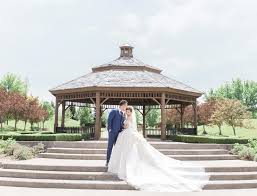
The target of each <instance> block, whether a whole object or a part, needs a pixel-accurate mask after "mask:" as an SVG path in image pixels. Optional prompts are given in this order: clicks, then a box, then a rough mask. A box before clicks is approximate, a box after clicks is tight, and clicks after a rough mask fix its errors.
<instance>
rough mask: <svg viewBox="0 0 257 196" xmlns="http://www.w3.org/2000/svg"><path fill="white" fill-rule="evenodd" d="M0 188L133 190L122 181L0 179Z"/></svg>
mask: <svg viewBox="0 0 257 196" xmlns="http://www.w3.org/2000/svg"><path fill="white" fill-rule="evenodd" d="M0 186H14V187H31V188H64V189H105V190H134V188H133V187H131V186H129V185H128V184H127V183H126V182H124V181H96V180H88V181H87V180H55V179H30V178H10V177H0Z"/></svg>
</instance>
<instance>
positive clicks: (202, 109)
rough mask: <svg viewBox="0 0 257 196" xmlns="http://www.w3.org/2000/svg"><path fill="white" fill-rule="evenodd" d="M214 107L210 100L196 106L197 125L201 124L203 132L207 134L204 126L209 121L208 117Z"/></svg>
mask: <svg viewBox="0 0 257 196" xmlns="http://www.w3.org/2000/svg"><path fill="white" fill-rule="evenodd" d="M214 109H215V103H214V101H212V100H209V101H207V102H205V103H201V104H199V105H198V107H197V110H198V112H197V114H198V118H197V119H198V125H202V126H203V134H207V132H206V130H205V126H206V125H209V124H210V123H211V121H210V119H211V116H212V114H213V112H214Z"/></svg>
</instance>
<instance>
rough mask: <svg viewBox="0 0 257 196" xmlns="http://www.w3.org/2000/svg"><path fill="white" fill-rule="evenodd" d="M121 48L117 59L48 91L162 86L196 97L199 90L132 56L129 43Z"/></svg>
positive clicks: (198, 94) (56, 92) (199, 93)
mask: <svg viewBox="0 0 257 196" xmlns="http://www.w3.org/2000/svg"><path fill="white" fill-rule="evenodd" d="M120 49H121V54H120V57H119V58H117V59H116V60H114V61H111V62H109V63H107V64H103V65H100V66H96V67H93V68H92V72H91V73H89V74H87V75H84V76H81V77H79V78H77V79H74V80H72V81H69V82H67V83H64V84H61V85H59V86H57V87H55V88H53V89H51V90H50V92H51V93H52V94H58V93H62V91H65V92H66V91H69V90H72V91H74V90H76V89H77V90H79V89H86V88H108V89H109V88H124V89H125V88H144V89H145V90H147V89H148V90H149V89H150V88H151V89H153V88H165V89H167V90H176V91H180V92H186V93H190V94H194V96H196V97H199V96H201V95H202V92H200V91H198V90H196V89H194V88H192V87H190V86H188V85H186V84H183V83H182V82H178V81H176V80H174V79H171V78H168V77H167V76H164V75H162V74H161V72H162V70H160V69H159V68H156V67H153V66H150V65H147V64H145V63H143V62H142V61H140V60H137V59H136V58H134V57H133V53H132V50H133V47H132V46H130V45H128V44H126V45H122V46H120Z"/></svg>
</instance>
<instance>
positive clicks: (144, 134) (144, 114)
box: [142, 105, 146, 137]
mask: <svg viewBox="0 0 257 196" xmlns="http://www.w3.org/2000/svg"><path fill="white" fill-rule="evenodd" d="M142 114H143V115H142V116H143V127H142V128H143V136H144V137H146V132H145V116H146V113H145V105H143V113H142Z"/></svg>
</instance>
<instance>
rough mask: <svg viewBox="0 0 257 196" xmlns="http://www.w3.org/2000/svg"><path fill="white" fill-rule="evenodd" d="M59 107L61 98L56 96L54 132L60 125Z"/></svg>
mask: <svg viewBox="0 0 257 196" xmlns="http://www.w3.org/2000/svg"><path fill="white" fill-rule="evenodd" d="M58 109H59V100H58V99H57V98H55V111H54V132H56V129H57V127H58Z"/></svg>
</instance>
